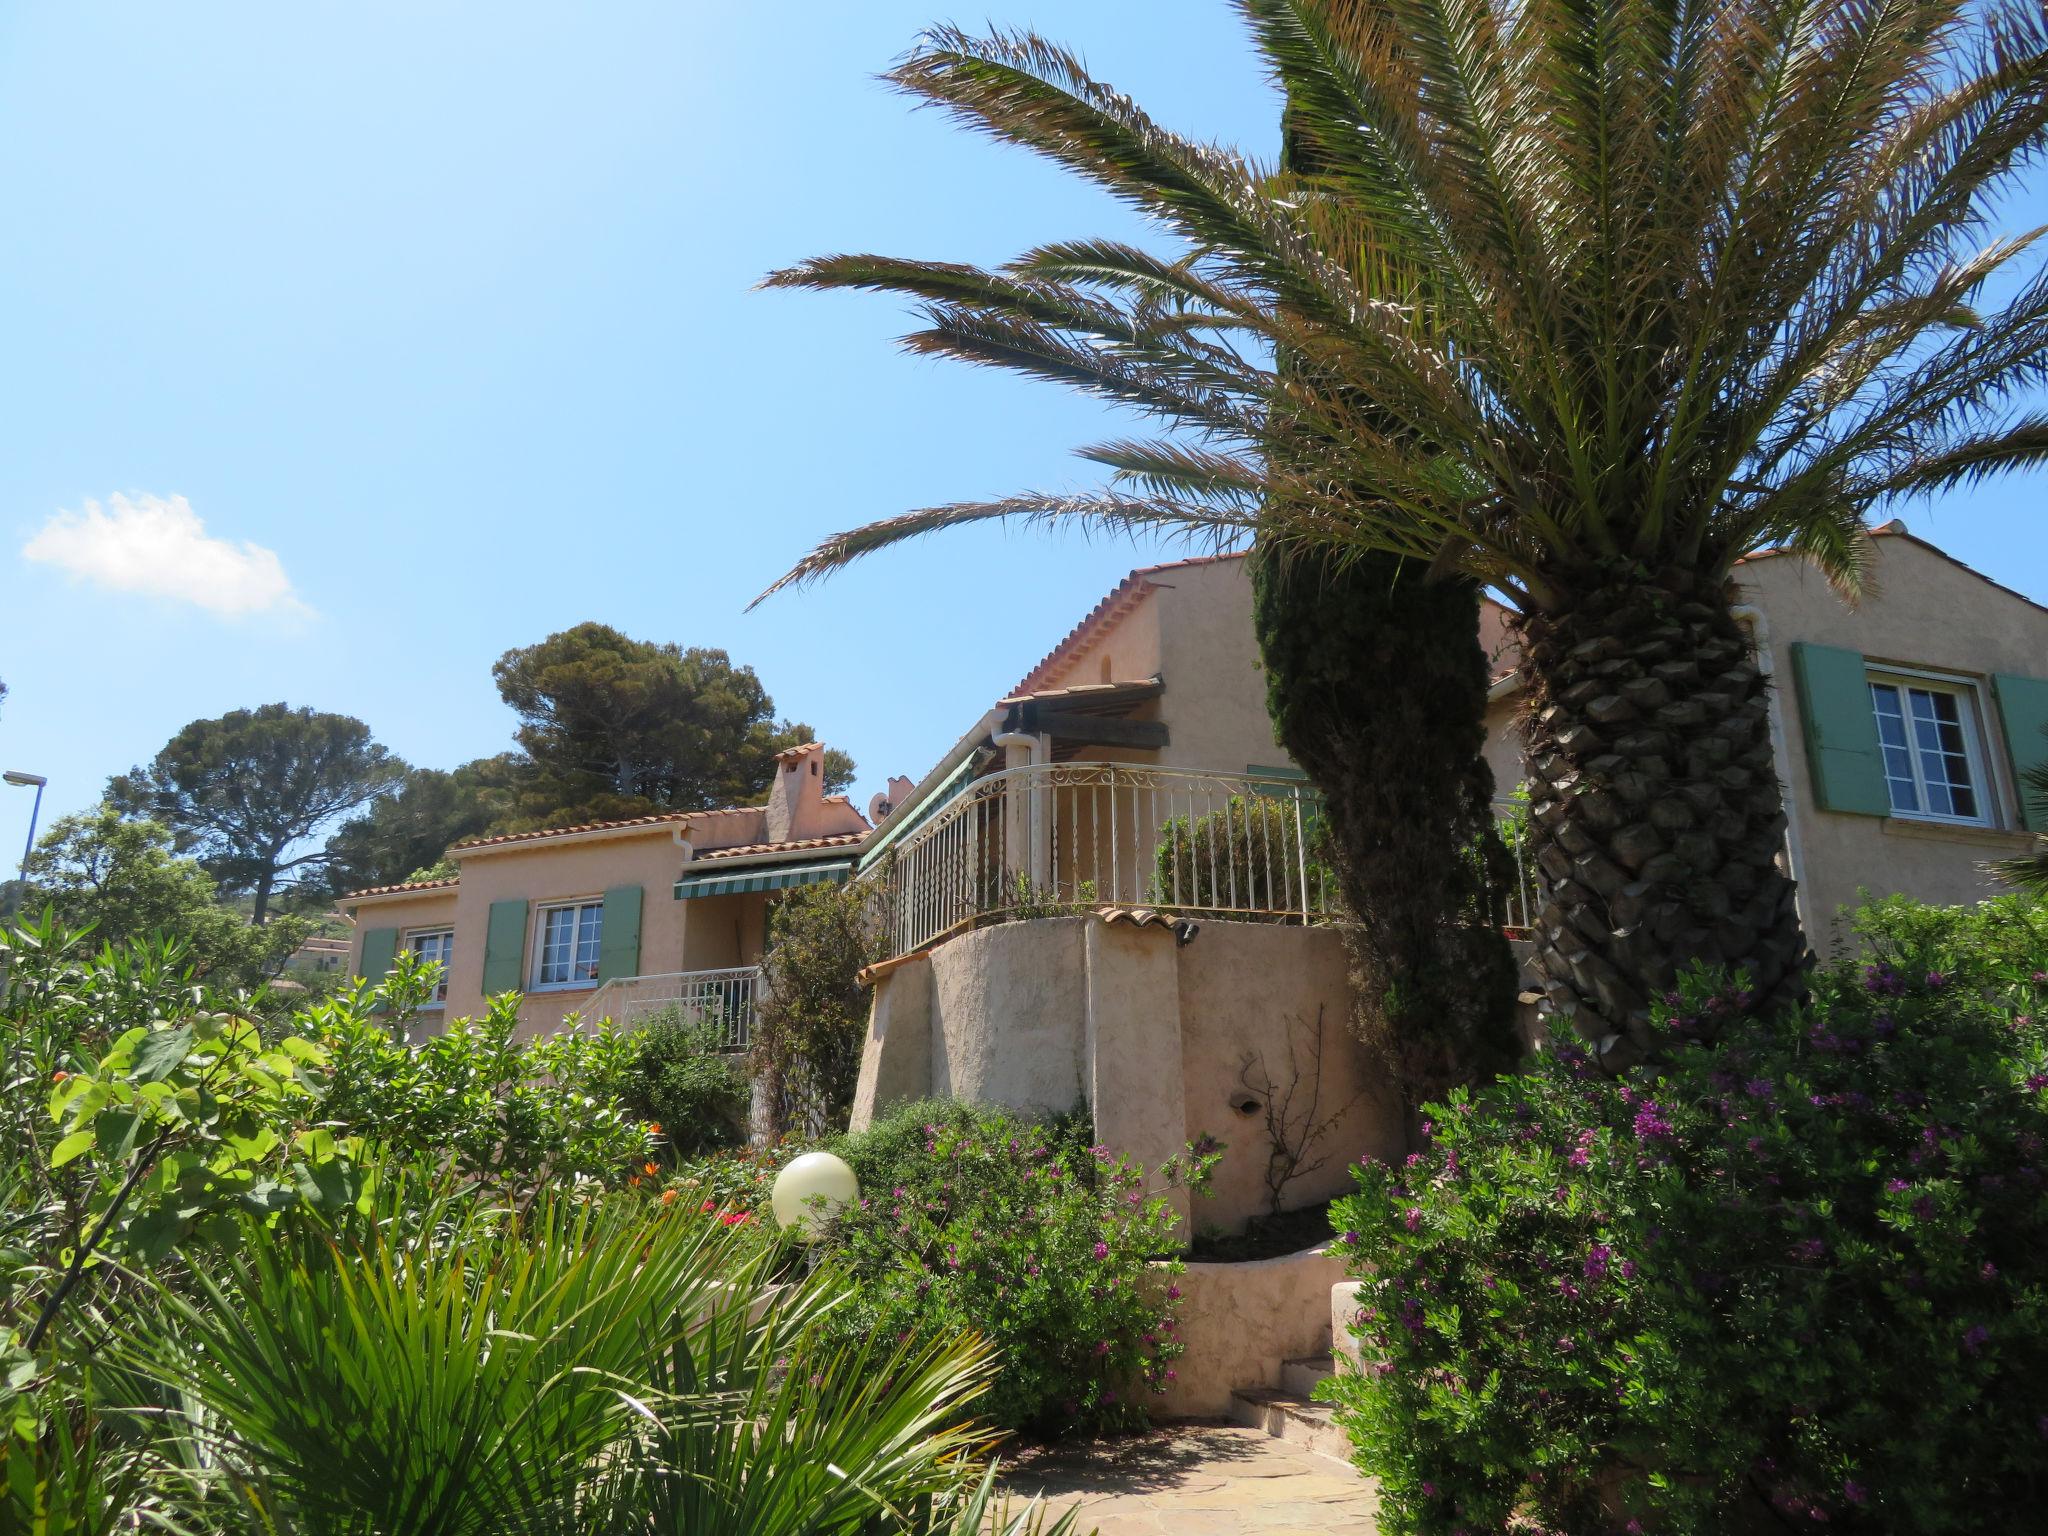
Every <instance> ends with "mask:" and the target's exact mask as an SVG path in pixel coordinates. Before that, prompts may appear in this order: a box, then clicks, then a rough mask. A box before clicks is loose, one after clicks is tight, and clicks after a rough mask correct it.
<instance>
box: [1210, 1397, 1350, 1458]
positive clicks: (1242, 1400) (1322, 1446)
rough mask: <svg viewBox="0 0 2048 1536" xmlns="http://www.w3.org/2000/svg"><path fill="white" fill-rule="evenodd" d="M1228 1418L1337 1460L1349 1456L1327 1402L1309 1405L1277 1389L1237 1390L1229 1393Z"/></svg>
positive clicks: (1342, 1434) (1348, 1449)
mask: <svg viewBox="0 0 2048 1536" xmlns="http://www.w3.org/2000/svg"><path fill="white" fill-rule="evenodd" d="M1230 1418H1231V1422H1232V1423H1236V1424H1243V1425H1245V1426H1246V1427H1248V1428H1251V1429H1262V1430H1264V1431H1265V1432H1266V1433H1267V1434H1269V1435H1271V1436H1272V1437H1273V1438H1274V1439H1276V1440H1284V1441H1286V1442H1287V1443H1288V1444H1289V1445H1298V1446H1300V1447H1302V1448H1303V1449H1304V1450H1310V1451H1315V1452H1317V1453H1318V1454H1320V1455H1323V1456H1330V1457H1334V1458H1335V1459H1337V1460H1338V1461H1348V1460H1349V1459H1350V1457H1351V1442H1350V1440H1349V1439H1348V1438H1347V1437H1346V1436H1345V1433H1344V1431H1343V1430H1341V1429H1339V1428H1338V1427H1337V1425H1336V1422H1335V1421H1334V1420H1333V1419H1332V1417H1331V1412H1330V1405H1329V1404H1328V1403H1314V1402H1310V1401H1309V1400H1308V1399H1307V1398H1305V1397H1301V1396H1298V1395H1297V1394H1295V1393H1293V1392H1286V1391H1282V1390H1281V1389H1280V1388H1278V1387H1239V1388H1238V1389H1237V1390H1236V1391H1235V1392H1233V1393H1231V1394H1230Z"/></svg>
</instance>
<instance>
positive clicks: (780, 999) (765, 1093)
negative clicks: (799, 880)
mask: <svg viewBox="0 0 2048 1536" xmlns="http://www.w3.org/2000/svg"><path fill="white" fill-rule="evenodd" d="M868 897H869V893H868V892H867V891H866V890H864V889H862V888H861V887H858V886H847V885H811V886H803V887H799V888H798V889H796V890H793V891H790V892H788V893H786V894H785V895H784V896H783V897H782V898H781V900H779V901H778V902H777V903H776V904H775V907H774V908H773V910H772V911H771V913H770V916H769V943H768V952H767V954H766V955H765V956H763V958H762V962H761V987H760V999H761V1001H760V1007H759V1012H758V1014H757V1016H756V1018H755V1021H754V1036H753V1058H754V1071H755V1074H756V1076H757V1077H758V1079H759V1082H760V1085H761V1091H762V1099H763V1103H764V1104H765V1105H766V1108H767V1111H768V1117H769V1121H770V1124H771V1126H772V1128H773V1130H774V1132H775V1133H776V1134H783V1133H788V1134H792V1135H800V1136H812V1137H816V1136H823V1135H827V1134H829V1133H831V1132H833V1131H837V1130H843V1129H845V1127H846V1117H847V1112H848V1110H849V1109H850V1108H851V1106H852V1103H853V1088H854V1082H855V1080H856V1079H857V1078H858V1077H859V1076H860V1051H861V1041H862V1038H863V1036H864V1034H865V1032H866V1029H867V1019H868V1002H867V995H868V994H867V988H866V987H863V986H862V985H861V984H860V979H859V977H860V972H861V970H862V968H863V967H865V966H868V965H870V964H872V963H874V962H875V961H877V960H879V959H881V958H882V954H883V950H882V948H881V935H880V932H879V931H878V929H877V927H876V924H875V921H874V918H873V914H872V913H871V912H870V911H869V909H868Z"/></svg>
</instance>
